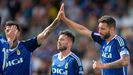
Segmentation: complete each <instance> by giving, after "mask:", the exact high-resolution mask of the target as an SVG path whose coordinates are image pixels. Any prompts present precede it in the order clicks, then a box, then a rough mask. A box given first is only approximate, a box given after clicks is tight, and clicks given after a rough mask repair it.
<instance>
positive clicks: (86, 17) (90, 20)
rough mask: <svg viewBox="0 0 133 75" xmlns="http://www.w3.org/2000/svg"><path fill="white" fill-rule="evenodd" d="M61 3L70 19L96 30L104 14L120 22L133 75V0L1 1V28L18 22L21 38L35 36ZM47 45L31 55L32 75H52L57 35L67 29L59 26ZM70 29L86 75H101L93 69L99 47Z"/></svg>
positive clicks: (53, 16) (62, 24)
mask: <svg viewBox="0 0 133 75" xmlns="http://www.w3.org/2000/svg"><path fill="white" fill-rule="evenodd" d="M61 2H64V3H65V12H66V15H67V17H69V18H70V19H72V20H74V21H76V22H78V23H80V24H83V25H84V26H85V27H87V28H88V29H90V30H93V31H97V25H98V24H97V20H98V18H99V17H101V16H102V15H111V16H113V17H114V18H115V19H116V21H117V34H118V35H121V36H123V37H124V38H126V40H127V42H128V47H129V49H130V55H131V58H130V64H129V74H128V75H133V71H132V70H133V0H0V16H1V17H2V23H1V27H0V34H4V33H3V30H2V26H3V24H4V23H5V21H7V20H16V21H17V22H18V23H19V24H20V26H21V27H22V35H21V39H23V40H24V39H28V38H31V37H34V36H36V35H37V34H38V33H40V32H41V31H42V30H43V29H45V28H46V27H47V26H48V25H49V24H50V23H51V22H52V21H53V20H54V19H55V17H56V15H57V13H58V10H59V8H60V5H61ZM59 25H60V26H58V27H57V28H56V29H55V30H54V31H53V33H52V34H51V35H50V36H49V38H48V40H47V42H45V43H44V45H42V46H41V47H39V48H38V49H37V50H36V51H34V53H33V56H32V64H31V66H32V70H33V71H32V75H49V71H50V65H51V57H52V55H53V54H55V53H57V52H58V51H57V50H56V42H57V38H58V33H59V32H60V31H61V30H64V29H68V27H67V26H65V25H64V23H63V22H60V23H59ZM68 30H70V31H71V32H72V33H73V34H75V36H76V39H77V40H76V42H75V44H74V46H73V49H72V51H73V52H75V53H76V54H77V55H78V56H79V57H80V58H81V60H82V62H83V67H84V71H85V75H100V70H93V69H92V60H93V59H95V60H99V51H98V50H99V48H98V47H99V45H98V44H96V43H94V42H93V41H92V40H91V39H90V38H85V37H84V36H82V35H80V34H78V33H77V32H75V31H73V30H72V29H68Z"/></svg>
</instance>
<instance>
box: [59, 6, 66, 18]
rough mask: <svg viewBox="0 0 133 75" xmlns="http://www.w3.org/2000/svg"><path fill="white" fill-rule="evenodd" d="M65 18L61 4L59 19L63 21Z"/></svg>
mask: <svg viewBox="0 0 133 75" xmlns="http://www.w3.org/2000/svg"><path fill="white" fill-rule="evenodd" d="M65 18H66V16H65V11H64V3H63V4H62V8H61V10H60V19H61V20H64V19H65Z"/></svg>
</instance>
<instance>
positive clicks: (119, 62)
mask: <svg viewBox="0 0 133 75" xmlns="http://www.w3.org/2000/svg"><path fill="white" fill-rule="evenodd" d="M128 63H129V56H125V57H124V58H122V59H119V60H117V61H114V62H111V63H107V64H103V68H120V67H123V66H127V65H128Z"/></svg>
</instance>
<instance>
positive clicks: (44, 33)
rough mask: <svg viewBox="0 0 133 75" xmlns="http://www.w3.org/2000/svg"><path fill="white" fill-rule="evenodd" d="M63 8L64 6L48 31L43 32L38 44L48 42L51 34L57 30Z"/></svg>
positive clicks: (38, 37) (38, 38)
mask: <svg viewBox="0 0 133 75" xmlns="http://www.w3.org/2000/svg"><path fill="white" fill-rule="evenodd" d="M62 6H63V4H62V5H61V7H60V10H59V12H58V15H57V17H56V18H55V20H54V21H53V22H52V23H51V24H50V25H49V26H48V27H47V28H46V29H44V31H43V32H41V33H40V34H39V35H38V36H37V42H38V44H42V43H43V42H44V41H45V40H46V38H47V37H48V35H50V33H51V32H52V31H53V30H54V29H55V28H56V26H57V23H58V21H59V19H60V18H59V17H60V11H61V9H62Z"/></svg>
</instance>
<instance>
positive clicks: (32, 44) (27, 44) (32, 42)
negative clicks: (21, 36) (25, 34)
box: [23, 37, 39, 52]
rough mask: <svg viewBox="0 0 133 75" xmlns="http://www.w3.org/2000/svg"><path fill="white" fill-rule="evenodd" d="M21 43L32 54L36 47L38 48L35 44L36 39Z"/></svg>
mask: <svg viewBox="0 0 133 75" xmlns="http://www.w3.org/2000/svg"><path fill="white" fill-rule="evenodd" d="M23 43H24V45H25V47H26V48H27V49H28V50H29V51H30V52H33V51H34V50H35V49H36V48H37V47H39V45H38V43H37V37H34V38H32V39H29V40H26V41H23Z"/></svg>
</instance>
